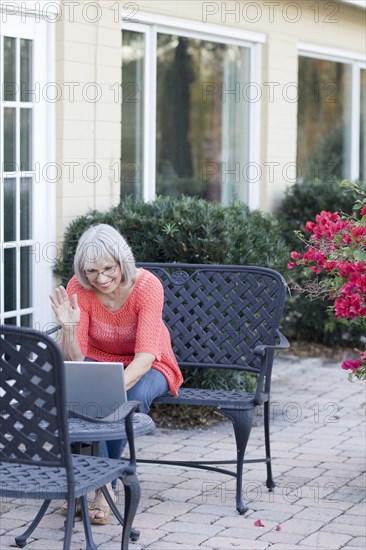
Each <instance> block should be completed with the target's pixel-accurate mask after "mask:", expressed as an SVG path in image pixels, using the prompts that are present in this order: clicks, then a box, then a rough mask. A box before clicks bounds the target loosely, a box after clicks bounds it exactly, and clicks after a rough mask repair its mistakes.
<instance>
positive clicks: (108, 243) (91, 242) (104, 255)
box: [74, 223, 136, 289]
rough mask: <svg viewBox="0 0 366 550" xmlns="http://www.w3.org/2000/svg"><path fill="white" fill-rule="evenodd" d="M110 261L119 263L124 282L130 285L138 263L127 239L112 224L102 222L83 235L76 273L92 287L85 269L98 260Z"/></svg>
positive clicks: (79, 244)
mask: <svg viewBox="0 0 366 550" xmlns="http://www.w3.org/2000/svg"><path fill="white" fill-rule="evenodd" d="M110 261H113V262H117V263H118V264H119V266H120V267H121V270H122V276H123V282H124V283H125V284H126V285H129V284H130V283H131V281H132V279H133V277H134V276H135V275H136V264H135V258H134V257H133V253H132V251H131V249H130V247H129V246H128V244H127V242H126V240H125V239H124V238H123V237H122V235H121V234H120V233H119V232H118V231H117V230H116V229H114V227H112V226H111V225H107V224H105V223H100V224H98V225H93V226H91V227H89V229H87V230H86V231H85V232H84V233H83V234H82V235H81V237H80V240H79V243H78V246H77V248H76V252H75V257H74V270H75V275H76V277H77V279H78V281H79V282H80V284H81V285H82V286H83V287H84V288H87V289H91V288H92V286H91V285H90V283H89V281H88V278H87V276H86V275H85V270H86V269H91V268H92V267H93V265H94V264H95V263H97V262H110Z"/></svg>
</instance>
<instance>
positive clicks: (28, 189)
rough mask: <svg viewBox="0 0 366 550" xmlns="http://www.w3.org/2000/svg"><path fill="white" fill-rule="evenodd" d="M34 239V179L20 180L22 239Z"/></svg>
mask: <svg viewBox="0 0 366 550" xmlns="http://www.w3.org/2000/svg"><path fill="white" fill-rule="evenodd" d="M31 238H32V178H21V180H20V239H21V240H25V239H31Z"/></svg>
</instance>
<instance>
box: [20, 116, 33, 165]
mask: <svg viewBox="0 0 366 550" xmlns="http://www.w3.org/2000/svg"><path fill="white" fill-rule="evenodd" d="M31 169H32V111H31V110H30V109H20V170H21V171H22V172H24V171H25V170H31Z"/></svg>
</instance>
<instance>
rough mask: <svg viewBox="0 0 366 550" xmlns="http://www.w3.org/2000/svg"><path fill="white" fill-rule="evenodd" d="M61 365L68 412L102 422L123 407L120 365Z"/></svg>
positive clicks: (122, 372)
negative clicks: (62, 366) (99, 419)
mask: <svg viewBox="0 0 366 550" xmlns="http://www.w3.org/2000/svg"><path fill="white" fill-rule="evenodd" d="M64 363H65V386H66V406H67V408H68V409H69V410H73V411H76V412H78V413H81V414H84V415H85V416H89V417H91V418H104V417H106V416H109V415H110V414H112V413H113V412H114V411H115V410H116V409H118V408H119V407H120V406H121V405H123V404H124V403H126V401H127V394H126V387H125V381H124V368H123V363H98V362H92V361H65V362H64ZM116 420H117V419H116Z"/></svg>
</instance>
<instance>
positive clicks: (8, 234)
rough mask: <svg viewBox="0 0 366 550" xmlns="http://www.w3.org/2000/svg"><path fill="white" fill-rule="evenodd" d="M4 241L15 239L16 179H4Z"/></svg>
mask: <svg viewBox="0 0 366 550" xmlns="http://www.w3.org/2000/svg"><path fill="white" fill-rule="evenodd" d="M3 229H4V241H5V242H8V241H15V240H16V179H15V178H6V179H5V180H4V228H3Z"/></svg>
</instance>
